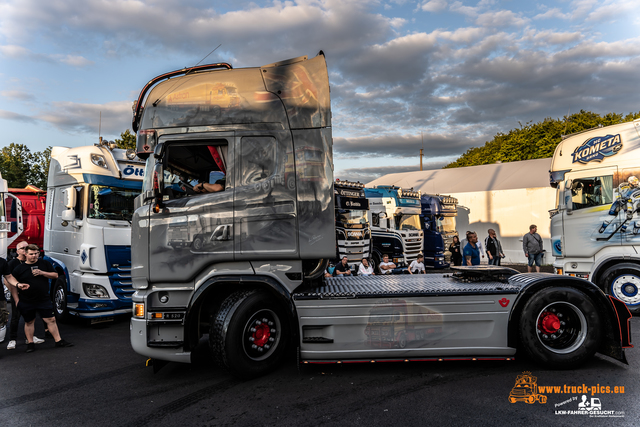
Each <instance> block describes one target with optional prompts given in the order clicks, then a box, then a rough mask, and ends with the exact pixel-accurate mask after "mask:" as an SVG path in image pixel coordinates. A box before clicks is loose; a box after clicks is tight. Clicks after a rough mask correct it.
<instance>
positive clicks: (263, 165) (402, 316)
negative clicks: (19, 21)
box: [131, 52, 631, 378]
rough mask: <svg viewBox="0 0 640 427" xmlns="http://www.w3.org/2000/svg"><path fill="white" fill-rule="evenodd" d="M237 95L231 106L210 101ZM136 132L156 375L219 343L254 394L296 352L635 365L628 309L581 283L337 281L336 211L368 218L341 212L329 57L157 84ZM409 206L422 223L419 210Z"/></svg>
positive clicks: (149, 346)
mask: <svg viewBox="0 0 640 427" xmlns="http://www.w3.org/2000/svg"><path fill="white" fill-rule="evenodd" d="M223 86H224V87H225V88H226V90H227V94H229V88H231V87H233V88H234V89H235V91H233V92H232V93H233V97H232V99H233V102H231V101H229V102H226V101H225V102H221V101H220V99H222V98H224V96H227V95H225V94H224V93H222V94H218V96H219V98H218V99H217V100H215V99H214V98H212V97H209V95H208V94H207V93H205V92H206V91H213V88H221V87H223ZM210 95H211V96H213V95H214V94H213V93H212V94H210ZM178 100H179V102H178ZM189 100H191V101H189ZM133 128H134V130H135V131H136V132H137V152H138V155H139V156H140V157H141V158H145V159H146V169H145V175H144V183H143V192H142V194H141V195H140V196H139V197H138V198H137V199H136V211H135V214H134V217H133V220H132V233H131V234H132V268H131V270H132V271H131V276H132V280H133V288H134V289H135V293H134V295H133V297H132V299H133V311H134V314H133V317H132V319H131V344H132V347H133V349H134V350H135V351H136V352H138V353H140V354H143V355H145V356H147V357H149V358H150V359H152V362H153V365H154V367H155V368H159V367H161V366H162V365H163V364H164V363H165V362H168V361H173V362H184V363H190V362H191V356H192V352H193V350H194V349H195V348H196V346H198V345H199V343H200V340H201V338H203V337H204V336H207V335H208V341H209V346H210V349H211V355H212V358H213V360H214V361H215V362H216V363H218V364H219V365H220V366H222V367H224V368H225V369H227V370H229V371H230V372H231V373H233V374H234V375H236V376H238V377H243V378H249V377H255V376H257V375H262V374H265V373H268V372H271V371H272V370H274V368H275V367H276V365H277V364H278V363H279V362H280V361H282V360H283V358H284V356H285V355H286V353H287V352H294V351H297V352H298V356H299V360H300V361H301V363H352V362H354V363H355V362H366V363H369V362H371V361H377V360H384V361H393V360H397V361H421V360H441V359H456V360H457V359H464V360H471V359H478V360H480V359H495V358H498V359H502V360H505V359H512V358H513V357H514V355H515V354H516V349H517V348H521V349H523V351H524V352H525V353H527V354H529V355H530V356H531V357H532V358H533V359H534V360H535V361H537V362H539V363H542V364H545V365H547V366H553V367H560V368H572V367H575V366H578V365H579V364H580V363H581V362H584V361H586V360H588V359H589V358H590V357H591V356H593V354H594V353H595V352H601V353H602V354H606V355H608V356H611V357H614V358H616V359H618V360H621V361H625V354H624V351H625V348H627V347H629V346H630V345H631V344H630V341H629V340H630V338H629V337H630V334H629V318H630V315H629V312H628V310H627V309H626V307H625V306H624V304H622V303H621V302H620V301H618V300H617V299H615V298H610V297H606V296H605V294H604V293H603V292H602V291H601V290H599V289H598V288H597V287H596V286H594V285H593V284H591V283H589V282H588V281H586V280H582V279H579V278H575V277H562V276H556V275H549V274H547V275H543V274H518V272H517V271H515V270H511V269H508V268H503V267H497V266H479V267H460V268H459V269H458V270H457V271H456V273H455V274H453V275H447V276H442V275H413V276H411V275H386V276H384V277H383V276H377V275H375V276H354V277H344V276H343V277H327V278H325V277H324V276H325V274H324V273H325V270H326V268H327V266H328V263H329V260H331V259H334V258H335V256H336V247H337V246H336V244H337V239H336V228H335V223H336V222H335V221H336V207H337V208H338V212H337V213H338V214H339V215H341V214H344V212H340V209H342V208H346V207H348V208H349V209H353V208H354V204H353V203H354V201H357V202H358V209H365V208H366V206H363V205H362V204H361V203H360V199H362V197H361V196H362V195H361V191H360V190H361V188H360V186H358V192H357V194H354V195H349V197H347V195H346V193H345V194H344V197H345V200H344V202H345V205H344V206H338V205H336V202H335V200H336V199H335V198H334V196H335V189H336V188H338V189H340V187H339V186H338V187H335V186H334V180H333V158H332V136H331V109H330V99H329V78H328V73H327V67H326V62H325V58H324V54H323V53H322V52H321V53H320V54H319V55H317V56H316V57H314V58H311V59H308V58H307V57H300V58H295V59H291V60H287V61H282V62H278V63H273V64H268V65H265V66H262V67H255V68H244V69H233V68H232V67H231V66H230V65H229V64H213V65H206V66H201V67H195V68H190V69H184V70H178V71H175V72H171V73H167V74H163V75H161V76H158V77H156V78H154V79H152V80H151V81H150V82H149V83H148V84H147V85H146V86H145V87H144V88H143V90H142V92H141V94H140V96H139V98H138V101H137V102H136V105H135V106H134V121H133ZM352 187H353V186H352ZM353 188H355V187H353ZM403 194H404V193H403ZM353 196H357V197H353ZM409 196H412V197H410V199H411V201H415V204H416V206H418V211H417V213H416V216H417V214H419V206H420V202H419V195H418V194H416V195H412V194H408V195H407V197H409ZM402 197H404V196H402ZM346 202H349V204H348V205H347V204H346ZM401 210H402V209H401ZM390 214H391V215H396V214H397V215H396V216H397V217H398V218H397V219H398V221H399V222H402V220H403V218H401V216H402V215H401V214H402V212H399V211H398V212H395V211H394V212H391V213H390ZM362 215H364V213H363V212H361V213H359V214H358V217H359V218H360V217H362V218H364V217H363V216H362ZM394 219H396V218H395V217H394ZM409 219H411V218H409ZM364 222H366V221H363V224H364ZM416 224H418V226H419V222H416ZM359 229H360V228H359ZM352 231H353V230H352ZM415 233H416V234H417V233H418V232H417V231H416V232H415ZM419 246H420V248H421V247H422V243H421V241H420V245H419Z"/></svg>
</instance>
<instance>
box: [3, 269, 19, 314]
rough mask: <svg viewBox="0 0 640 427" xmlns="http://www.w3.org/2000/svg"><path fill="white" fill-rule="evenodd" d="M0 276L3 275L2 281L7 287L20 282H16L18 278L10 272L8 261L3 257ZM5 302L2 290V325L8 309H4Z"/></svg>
mask: <svg viewBox="0 0 640 427" xmlns="http://www.w3.org/2000/svg"><path fill="white" fill-rule="evenodd" d="M0 276H4V281H5V283H6V284H7V286H8V287H9V289H11V288H12V287H14V286H18V285H20V283H18V280H17V279H16V278H15V277H13V275H12V274H11V269H10V268H9V263H8V262H7V261H6V260H5V259H4V258H0ZM6 304H7V303H6V301H5V299H4V292H2V305H1V306H0V324H2V326H4V324H5V323H6V320H7V319H8V313H9V311H8V310H7V309H6Z"/></svg>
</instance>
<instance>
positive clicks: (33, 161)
mask: <svg viewBox="0 0 640 427" xmlns="http://www.w3.org/2000/svg"><path fill="white" fill-rule="evenodd" d="M50 159H51V147H48V148H47V149H45V150H44V151H37V152H35V153H34V152H31V150H29V148H27V146H26V145H24V144H15V143H11V144H9V146H8V147H3V148H2V149H0V173H2V178H4V179H6V180H7V185H8V186H9V187H10V188H24V187H26V186H27V185H29V184H32V185H35V186H37V187H40V188H41V189H46V188H47V175H48V173H49V160H50Z"/></svg>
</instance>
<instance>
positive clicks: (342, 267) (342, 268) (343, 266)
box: [336, 256, 351, 276]
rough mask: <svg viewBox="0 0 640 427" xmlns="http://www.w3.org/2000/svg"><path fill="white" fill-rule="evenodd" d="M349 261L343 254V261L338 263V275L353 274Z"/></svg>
mask: <svg viewBox="0 0 640 427" xmlns="http://www.w3.org/2000/svg"><path fill="white" fill-rule="evenodd" d="M347 261H348V260H347V257H346V256H343V257H342V261H340V263H338V265H336V276H351V267H350V266H349V264H347Z"/></svg>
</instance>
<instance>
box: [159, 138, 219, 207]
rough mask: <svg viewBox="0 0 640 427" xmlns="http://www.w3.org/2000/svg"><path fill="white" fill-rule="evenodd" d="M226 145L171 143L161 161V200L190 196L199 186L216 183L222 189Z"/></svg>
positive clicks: (201, 142) (212, 142)
mask: <svg viewBox="0 0 640 427" xmlns="http://www.w3.org/2000/svg"><path fill="white" fill-rule="evenodd" d="M226 157H227V141H226V140H213V141H197V142H174V143H168V144H167V153H166V155H165V158H164V177H163V191H164V197H165V200H167V199H168V200H171V199H177V198H181V197H188V196H194V195H197V194H199V193H197V192H195V191H194V190H193V187H195V186H196V185H197V184H199V183H207V184H215V183H219V184H221V185H222V186H223V188H226V172H227V171H226Z"/></svg>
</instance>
